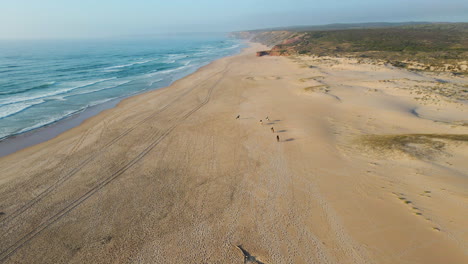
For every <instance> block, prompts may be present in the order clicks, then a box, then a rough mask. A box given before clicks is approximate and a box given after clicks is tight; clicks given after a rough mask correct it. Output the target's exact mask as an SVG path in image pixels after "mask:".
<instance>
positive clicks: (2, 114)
mask: <svg viewBox="0 0 468 264" xmlns="http://www.w3.org/2000/svg"><path fill="white" fill-rule="evenodd" d="M43 102H44V100H37V101H32V102H28V103H24V102H22V103H17V104H9V105H4V106H0V119H3V118H6V117H10V116H12V115H16V114H18V113H20V112H23V111H24V110H26V109H28V108H30V107H32V106H34V105H38V104H42V103H43Z"/></svg>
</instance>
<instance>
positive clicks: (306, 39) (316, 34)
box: [249, 23, 468, 72]
mask: <svg viewBox="0 0 468 264" xmlns="http://www.w3.org/2000/svg"><path fill="white" fill-rule="evenodd" d="M394 25H398V26H394ZM316 29H319V30H316ZM249 34H250V35H251V36H253V37H252V40H253V41H255V42H260V43H263V44H266V45H270V46H271V45H275V44H278V43H281V44H278V45H276V46H275V49H276V50H281V53H284V54H306V55H316V56H348V57H356V58H362V59H366V58H367V59H379V60H385V61H386V62H387V63H390V64H392V65H394V66H397V67H409V66H411V65H409V62H417V63H420V64H422V65H419V66H421V67H422V68H421V70H435V71H437V70H438V69H439V70H444V71H451V72H466V71H467V69H466V67H465V66H459V65H458V63H459V62H463V61H465V64H464V65H466V61H467V60H468V23H420V24H403V25H399V24H386V23H373V24H350V25H347V26H346V25H343V24H335V25H328V26H322V27H299V28H285V29H281V30H271V31H261V30H260V31H250V32H249ZM448 64H450V65H452V66H447V65H448Z"/></svg>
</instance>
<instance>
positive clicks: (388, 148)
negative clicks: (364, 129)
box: [359, 134, 468, 158]
mask: <svg viewBox="0 0 468 264" xmlns="http://www.w3.org/2000/svg"><path fill="white" fill-rule="evenodd" d="M359 141H360V143H361V144H362V145H363V146H365V147H366V148H370V149H372V150H377V151H385V152H393V153H400V154H406V155H409V156H411V157H415V158H431V157H432V156H434V155H435V154H438V153H441V151H442V150H444V148H445V147H446V145H447V143H448V142H462V143H463V142H464V143H468V134H399V135H365V136H362V137H361V138H360V140H359Z"/></svg>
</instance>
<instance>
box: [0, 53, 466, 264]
mask: <svg viewBox="0 0 468 264" xmlns="http://www.w3.org/2000/svg"><path fill="white" fill-rule="evenodd" d="M262 49H265V47H262V46H260V45H258V44H253V45H252V47H251V48H248V49H246V50H245V51H243V52H242V54H240V55H236V56H233V57H228V58H224V59H221V60H218V61H216V62H214V63H212V64H210V65H208V66H206V67H204V68H202V69H201V70H199V71H198V72H196V73H195V74H192V75H190V76H188V77H186V78H184V79H182V80H179V81H177V82H176V83H175V84H173V85H172V86H171V87H169V88H165V89H161V90H158V91H153V92H149V93H145V94H142V95H139V96H136V97H132V98H130V99H127V100H124V101H123V102H121V103H120V104H119V105H118V106H117V107H116V108H113V109H110V110H106V111H105V112H103V113H101V114H99V115H98V116H95V117H93V118H91V119H89V120H87V121H86V122H85V123H84V124H82V125H80V126H79V127H77V128H74V129H72V130H70V131H68V132H66V133H63V134H61V135H60V136H58V137H56V138H54V139H52V140H50V141H47V142H45V143H41V144H39V145H36V146H34V147H30V148H27V149H24V150H22V151H19V152H17V153H15V154H12V155H9V156H6V157H4V158H1V159H0V212H2V213H0V214H1V215H0V232H1V235H0V236H1V238H0V252H1V253H0V259H1V261H3V262H5V263H392V264H393V263H468V199H467V198H468V162H467V160H468V143H467V141H466V134H468V125H467V124H468V120H467V119H468V106H467V104H466V103H463V101H462V100H463V98H461V97H463V96H464V95H466V92H465V94H464V92H463V89H465V90H466V84H467V81H466V78H463V77H450V76H435V75H433V74H425V73H420V74H416V73H411V72H408V71H404V70H399V69H395V68H393V67H389V66H385V65H371V64H359V63H358V62H357V61H353V60H351V59H333V58H308V57H298V58H285V57H261V58H257V57H255V56H254V53H255V51H257V50H262ZM442 80H443V81H442ZM434 87H436V88H434ZM463 87H465V88H463ZM453 89H458V90H457V91H459V92H458V93H457V94H455V95H454V94H453V93H450V91H453ZM444 91H445V92H444ZM447 91H448V92H447ZM238 114H239V115H240V119H236V118H235V117H236V116H237V115H238ZM266 116H268V117H269V119H270V120H269V121H267V120H265V117H266ZM260 119H262V120H263V124H260V123H259V120H260ZM271 127H274V128H275V130H276V133H275V134H273V133H272V132H271V131H270V128H271ZM409 134H411V135H409ZM412 134H416V135H412ZM417 134H432V136H421V135H417ZM447 134H458V135H462V136H458V137H455V136H448V135H447ZM277 135H279V136H280V140H281V141H280V142H279V143H278V142H276V136H277ZM365 135H368V136H365ZM372 135H374V136H372ZM381 135H387V136H381ZM463 135H465V136H463ZM239 246H240V247H239Z"/></svg>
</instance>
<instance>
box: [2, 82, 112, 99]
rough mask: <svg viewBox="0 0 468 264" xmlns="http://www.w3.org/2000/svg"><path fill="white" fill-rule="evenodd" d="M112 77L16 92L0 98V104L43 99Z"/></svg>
mask: <svg viewBox="0 0 468 264" xmlns="http://www.w3.org/2000/svg"><path fill="white" fill-rule="evenodd" d="M113 79H116V77H112V78H107V79H100V80H92V81H83V82H73V83H69V85H71V86H70V87H66V88H61V89H55V90H51V89H47V91H37V92H31V93H25V94H18V95H14V96H10V97H8V98H3V99H0V106H4V105H10V104H15V103H19V102H26V101H31V100H36V99H44V98H47V97H50V96H56V95H60V94H64V93H68V92H70V91H73V90H76V89H79V88H83V87H87V86H91V85H95V84H98V83H102V82H105V81H109V80H113Z"/></svg>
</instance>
